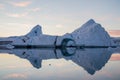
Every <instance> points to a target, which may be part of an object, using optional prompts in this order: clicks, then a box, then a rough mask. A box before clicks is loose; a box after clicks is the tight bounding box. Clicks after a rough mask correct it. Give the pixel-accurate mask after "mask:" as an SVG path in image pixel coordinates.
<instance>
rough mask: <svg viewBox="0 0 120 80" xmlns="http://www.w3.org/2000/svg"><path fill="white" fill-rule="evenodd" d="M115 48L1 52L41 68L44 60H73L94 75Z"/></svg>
mask: <svg viewBox="0 0 120 80" xmlns="http://www.w3.org/2000/svg"><path fill="white" fill-rule="evenodd" d="M113 51H114V50H111V49H108V48H87V49H76V48H66V49H59V48H58V49H56V48H47V49H46V48H42V49H41V48H39V49H38V48H36V49H26V48H24V49H10V50H9V49H8V50H6V49H4V50H3V49H0V53H10V54H15V55H16V56H18V57H20V58H24V59H27V60H28V61H29V62H30V63H31V64H32V65H33V66H34V67H35V68H41V66H42V65H41V64H42V60H48V59H61V58H64V59H65V60H71V61H73V62H74V63H75V64H77V65H79V66H81V67H83V68H84V70H86V71H87V72H88V73H89V74H91V75H93V74H94V73H95V72H96V71H98V70H100V69H101V68H102V67H103V66H105V64H106V63H107V61H108V60H109V59H110V57H111V54H112V53H113Z"/></svg>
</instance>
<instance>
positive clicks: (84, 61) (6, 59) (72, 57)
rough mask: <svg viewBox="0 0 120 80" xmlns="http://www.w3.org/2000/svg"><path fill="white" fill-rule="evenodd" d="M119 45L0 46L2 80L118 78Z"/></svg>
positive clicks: (110, 79)
mask: <svg viewBox="0 0 120 80" xmlns="http://www.w3.org/2000/svg"><path fill="white" fill-rule="evenodd" d="M119 50H120V49H119V48H117V49H115V48H85V49H75V48H69V49H68V48H67V49H54V48H53V49H51V48H50V49H48V48H47V49H40V48H39V49H11V50H6V49H0V63H1V64H0V78H1V80H119V78H120V77H119V75H120V71H119V69H120V51H119Z"/></svg>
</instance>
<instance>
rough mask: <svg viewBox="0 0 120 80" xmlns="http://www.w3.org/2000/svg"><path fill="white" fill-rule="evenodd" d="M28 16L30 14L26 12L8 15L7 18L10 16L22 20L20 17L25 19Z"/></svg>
mask: <svg viewBox="0 0 120 80" xmlns="http://www.w3.org/2000/svg"><path fill="white" fill-rule="evenodd" d="M27 15H28V13H27V12H26V13H21V14H20V13H19V14H18V13H8V14H7V16H9V17H15V18H20V17H25V16H27Z"/></svg>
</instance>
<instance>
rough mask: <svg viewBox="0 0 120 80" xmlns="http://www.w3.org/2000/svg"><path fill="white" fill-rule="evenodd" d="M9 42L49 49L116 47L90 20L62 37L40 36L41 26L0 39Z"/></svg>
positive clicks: (111, 39) (101, 29)
mask: <svg viewBox="0 0 120 80" xmlns="http://www.w3.org/2000/svg"><path fill="white" fill-rule="evenodd" d="M6 41H10V42H11V43H9V45H12V46H51V47H59V46H62V47H70V46H83V45H84V46H101V47H103V46H106V47H110V46H118V44H119V43H115V41H116V39H113V38H111V37H110V36H109V34H108V33H107V32H106V31H105V29H104V28H103V27H102V26H101V25H100V24H98V23H96V22H95V21H94V20H92V19H90V20H89V21H87V22H86V23H85V24H83V25H82V26H81V27H80V28H78V29H76V30H75V31H73V32H72V33H67V34H65V35H63V36H51V35H45V34H42V29H41V26H39V25H36V26H35V27H34V28H33V29H32V30H31V31H30V32H29V33H28V34H26V35H23V36H14V37H8V38H0V46H1V42H6Z"/></svg>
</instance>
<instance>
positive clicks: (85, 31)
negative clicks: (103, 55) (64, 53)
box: [71, 19, 111, 46]
mask: <svg viewBox="0 0 120 80" xmlns="http://www.w3.org/2000/svg"><path fill="white" fill-rule="evenodd" d="M71 35H72V36H73V38H74V40H75V42H76V44H78V45H82V44H83V45H86V46H110V44H111V40H110V36H109V34H108V33H107V32H106V31H105V29H104V28H103V27H102V26H101V25H100V24H98V23H96V22H95V21H94V20H92V19H91V20H89V21H88V22H86V23H85V24H83V25H82V26H81V27H80V28H78V29H76V30H75V31H73V32H72V33H71Z"/></svg>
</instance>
